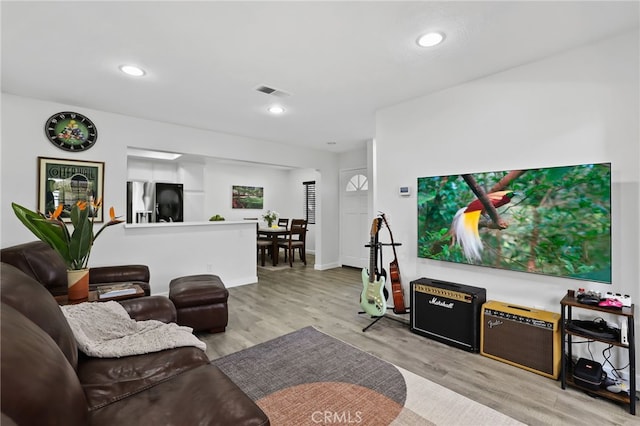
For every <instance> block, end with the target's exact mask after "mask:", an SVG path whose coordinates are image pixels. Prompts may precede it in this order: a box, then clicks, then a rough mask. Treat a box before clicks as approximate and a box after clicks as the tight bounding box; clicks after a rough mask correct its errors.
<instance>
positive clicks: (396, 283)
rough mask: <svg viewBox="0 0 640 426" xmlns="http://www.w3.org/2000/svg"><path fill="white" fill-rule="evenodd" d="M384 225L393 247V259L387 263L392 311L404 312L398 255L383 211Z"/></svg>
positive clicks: (405, 310)
mask: <svg viewBox="0 0 640 426" xmlns="http://www.w3.org/2000/svg"><path fill="white" fill-rule="evenodd" d="M382 220H383V221H384V225H385V226H386V227H387V229H388V230H389V238H391V247H393V261H392V262H391V263H390V264H389V276H390V277H391V294H392V295H393V312H394V313H395V314H406V313H407V308H406V307H405V306H404V293H403V292H402V283H401V282H400V268H399V267H398V255H397V254H396V245H395V242H394V241H393V234H392V233H391V228H390V227H389V223H388V222H387V218H386V217H385V215H384V213H383V214H382Z"/></svg>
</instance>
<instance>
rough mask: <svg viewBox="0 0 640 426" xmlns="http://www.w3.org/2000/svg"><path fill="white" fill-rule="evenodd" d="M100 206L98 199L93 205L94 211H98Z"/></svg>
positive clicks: (100, 199)
mask: <svg viewBox="0 0 640 426" xmlns="http://www.w3.org/2000/svg"><path fill="white" fill-rule="evenodd" d="M101 205H102V197H100V198H98V201H96V202H95V203H93V208H94V209H95V210H98V209H99V208H100V206H101Z"/></svg>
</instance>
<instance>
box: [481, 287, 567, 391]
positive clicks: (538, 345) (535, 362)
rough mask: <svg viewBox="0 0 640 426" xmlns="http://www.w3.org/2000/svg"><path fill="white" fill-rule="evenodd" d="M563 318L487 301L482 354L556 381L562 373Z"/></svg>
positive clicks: (483, 322)
mask: <svg viewBox="0 0 640 426" xmlns="http://www.w3.org/2000/svg"><path fill="white" fill-rule="evenodd" d="M559 324H560V314H556V313H554V312H547V311H541V310H536V309H531V308H527V307H524V306H517V305H511V304H507V303H502V302H496V301H493V300H491V301H488V302H487V303H485V304H484V305H483V306H482V326H481V331H480V335H481V341H482V346H481V347H480V353H481V354H482V355H484V356H488V357H489V358H493V359H497V360H498V361H502V362H506V363H507V364H511V365H515V366H516V367H520V368H524V369H525V370H529V371H533V372H534V373H538V374H541V375H543V376H546V377H551V378H553V379H557V378H558V374H559V373H560V349H561V347H560V330H559Z"/></svg>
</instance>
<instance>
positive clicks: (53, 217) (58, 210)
mask: <svg viewBox="0 0 640 426" xmlns="http://www.w3.org/2000/svg"><path fill="white" fill-rule="evenodd" d="M63 208H64V206H63V205H62V204H58V207H57V208H56V211H54V212H53V213H49V216H50V219H51V220H57V219H58V217H60V215H61V214H62V209H63Z"/></svg>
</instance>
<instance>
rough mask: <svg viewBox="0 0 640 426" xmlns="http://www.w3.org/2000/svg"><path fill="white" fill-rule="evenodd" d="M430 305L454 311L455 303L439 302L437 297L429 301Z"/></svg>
mask: <svg viewBox="0 0 640 426" xmlns="http://www.w3.org/2000/svg"><path fill="white" fill-rule="evenodd" d="M429 304H430V305H436V306H441V307H443V308H447V309H453V302H449V303H447V302H445V301H443V300H438V298H437V297H432V298H431V300H429Z"/></svg>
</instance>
